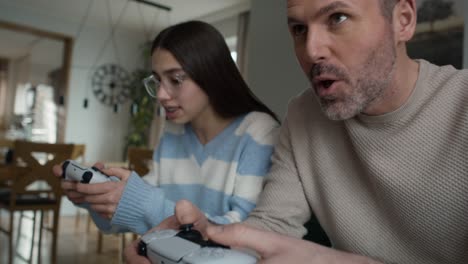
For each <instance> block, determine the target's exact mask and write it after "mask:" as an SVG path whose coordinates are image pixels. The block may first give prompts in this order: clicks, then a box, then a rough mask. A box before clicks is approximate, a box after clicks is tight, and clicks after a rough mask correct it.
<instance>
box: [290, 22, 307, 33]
mask: <svg viewBox="0 0 468 264" xmlns="http://www.w3.org/2000/svg"><path fill="white" fill-rule="evenodd" d="M291 32H292V34H293V35H294V36H302V35H305V34H306V33H307V27H306V26H304V25H300V24H297V25H293V26H291Z"/></svg>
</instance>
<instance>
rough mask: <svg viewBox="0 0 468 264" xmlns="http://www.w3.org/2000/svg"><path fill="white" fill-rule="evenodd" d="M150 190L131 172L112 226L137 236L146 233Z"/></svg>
mask: <svg viewBox="0 0 468 264" xmlns="http://www.w3.org/2000/svg"><path fill="white" fill-rule="evenodd" d="M152 188H154V187H153V186H151V185H149V184H147V183H146V182H145V181H143V180H142V179H141V178H140V176H138V175H137V174H136V173H135V172H134V171H132V174H131V175H130V177H129V178H128V181H127V184H126V185H125V189H124V191H123V193H122V197H121V198H120V201H119V204H118V206H117V209H116V211H115V214H114V216H113V218H112V221H111V223H112V225H118V226H123V227H125V228H128V229H129V230H131V231H132V232H135V233H138V234H143V233H145V232H146V231H148V227H147V225H146V224H145V216H146V213H147V210H148V208H150V207H151V206H152V201H151V197H152ZM153 206H154V205H153Z"/></svg>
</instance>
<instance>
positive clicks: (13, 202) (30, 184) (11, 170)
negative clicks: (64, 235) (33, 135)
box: [0, 141, 73, 263]
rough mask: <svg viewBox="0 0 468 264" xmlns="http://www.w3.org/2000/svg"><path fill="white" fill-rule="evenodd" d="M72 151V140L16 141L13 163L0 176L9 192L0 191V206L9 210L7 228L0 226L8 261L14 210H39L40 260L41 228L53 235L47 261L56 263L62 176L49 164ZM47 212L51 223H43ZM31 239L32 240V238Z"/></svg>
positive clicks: (11, 245)
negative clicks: (4, 238)
mask: <svg viewBox="0 0 468 264" xmlns="http://www.w3.org/2000/svg"><path fill="white" fill-rule="evenodd" d="M72 152H73V145H72V144H48V143H34V142H27V141H15V144H14V153H13V164H11V165H9V166H6V167H3V168H1V170H0V177H1V178H3V179H4V180H6V182H7V183H8V188H9V189H8V192H2V194H1V195H0V210H1V209H4V210H7V211H9V213H10V221H9V228H8V229H6V228H4V227H0V231H2V233H5V234H6V235H7V236H8V244H9V251H8V252H9V257H8V260H9V263H12V262H13V259H14V255H13V230H14V223H15V221H14V214H15V212H21V213H22V212H25V211H33V212H38V213H39V234H38V236H39V239H38V249H39V250H38V260H39V262H40V259H41V248H42V233H43V230H47V231H50V232H51V237H52V239H51V242H52V244H51V254H50V258H51V261H50V263H56V261H57V238H58V225H59V215H60V202H61V196H62V188H61V185H60V181H61V179H60V178H58V177H56V176H55V175H53V173H52V167H53V165H55V164H60V163H61V162H62V161H64V160H66V159H70V158H71V156H72ZM47 212H51V213H52V217H51V219H52V223H51V225H50V226H49V225H44V218H43V215H44V213H47ZM34 215H35V214H34ZM35 221H36V218H35V217H34V216H33V223H34V224H33V226H35V223H36V222H35ZM20 223H21V217H20ZM34 233H35V232H33V237H34ZM17 239H19V238H17ZM32 243H34V238H33V241H32ZM15 255H16V251H15Z"/></svg>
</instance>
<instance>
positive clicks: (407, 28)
mask: <svg viewBox="0 0 468 264" xmlns="http://www.w3.org/2000/svg"><path fill="white" fill-rule="evenodd" d="M416 17H417V6H416V0H397V3H396V5H395V8H394V9H393V30H394V33H395V40H396V41H397V42H407V41H408V40H410V39H411V38H412V37H413V35H414V31H415V30H416V24H417V21H416Z"/></svg>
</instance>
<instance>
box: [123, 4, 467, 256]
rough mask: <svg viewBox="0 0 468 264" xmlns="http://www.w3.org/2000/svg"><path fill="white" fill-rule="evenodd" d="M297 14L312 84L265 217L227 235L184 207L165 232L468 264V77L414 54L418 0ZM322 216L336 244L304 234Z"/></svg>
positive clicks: (263, 248) (289, 128) (285, 132)
mask: <svg viewBox="0 0 468 264" xmlns="http://www.w3.org/2000/svg"><path fill="white" fill-rule="evenodd" d="M287 6H288V25H289V29H290V32H291V35H292V37H293V40H294V47H295V52H296V55H297V58H298V61H299V63H300V65H301V67H302V69H303V70H304V73H305V74H306V75H307V77H308V78H309V80H310V83H311V85H312V88H311V89H308V90H306V91H304V93H302V94H301V95H300V96H298V97H297V98H295V99H293V100H292V101H291V103H290V105H289V109H288V114H287V117H286V119H285V121H284V123H283V126H282V131H281V135H280V140H279V143H278V145H277V146H276V149H275V154H274V156H273V166H272V168H271V171H270V174H269V176H268V178H267V180H266V182H265V189H264V191H263V193H262V196H261V197H260V199H259V202H258V204H257V207H256V209H254V211H253V212H252V213H251V214H250V216H249V218H248V219H247V220H246V221H245V224H237V225H230V226H213V225H212V224H210V223H208V221H207V220H206V218H205V217H204V216H203V214H202V213H200V211H198V210H197V208H195V207H194V206H193V205H191V204H189V203H188V202H186V201H180V202H179V203H178V205H177V206H176V212H175V216H174V217H172V218H169V219H167V220H166V222H165V223H164V224H162V225H161V226H159V228H176V227H177V225H179V224H181V223H190V222H192V223H195V226H196V227H197V228H198V229H200V230H202V231H204V232H205V234H206V235H207V237H209V238H211V239H213V240H215V241H217V242H219V243H223V244H226V245H230V246H240V247H247V248H251V249H253V250H255V251H256V252H257V253H258V254H259V255H260V256H261V257H262V263H285V262H286V261H287V262H288V263H305V262H307V263H382V262H384V263H468V224H467V223H468V222H467V217H466V216H467V212H468V162H467V154H468V107H467V105H468V71H466V70H465V71H457V70H455V69H454V68H453V67H451V66H445V67H438V66H435V65H433V64H430V63H429V62H427V61H424V60H412V59H410V58H409V57H408V55H407V52H406V47H405V45H406V42H407V41H408V40H410V39H411V37H412V36H413V34H414V31H415V27H416V1H415V0H320V1H319V0H288V2H287ZM312 213H313V214H315V216H316V217H317V218H318V220H319V222H320V224H321V225H322V227H323V228H324V230H325V231H326V233H327V235H328V236H329V237H330V240H331V242H332V244H333V249H331V248H325V247H322V246H319V245H317V244H314V243H311V242H306V241H302V240H300V239H297V238H300V237H301V236H302V235H304V234H305V232H306V230H305V229H304V227H303V224H304V223H305V222H306V221H307V220H308V219H309V218H310V216H311V214H312ZM207 226H209V227H208V228H206V227H207ZM262 229H263V230H265V229H266V230H271V231H275V232H277V233H280V234H281V235H280V234H275V233H272V232H268V231H262ZM290 236H292V237H290ZM293 237H296V238H293ZM135 255H136V254H135V248H134V245H133V246H132V247H129V248H127V250H126V256H127V258H128V260H129V261H130V263H133V262H132V261H135V262H134V263H138V262H139V261H140V260H141V261H142V259H140V258H138V257H137V256H135Z"/></svg>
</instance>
